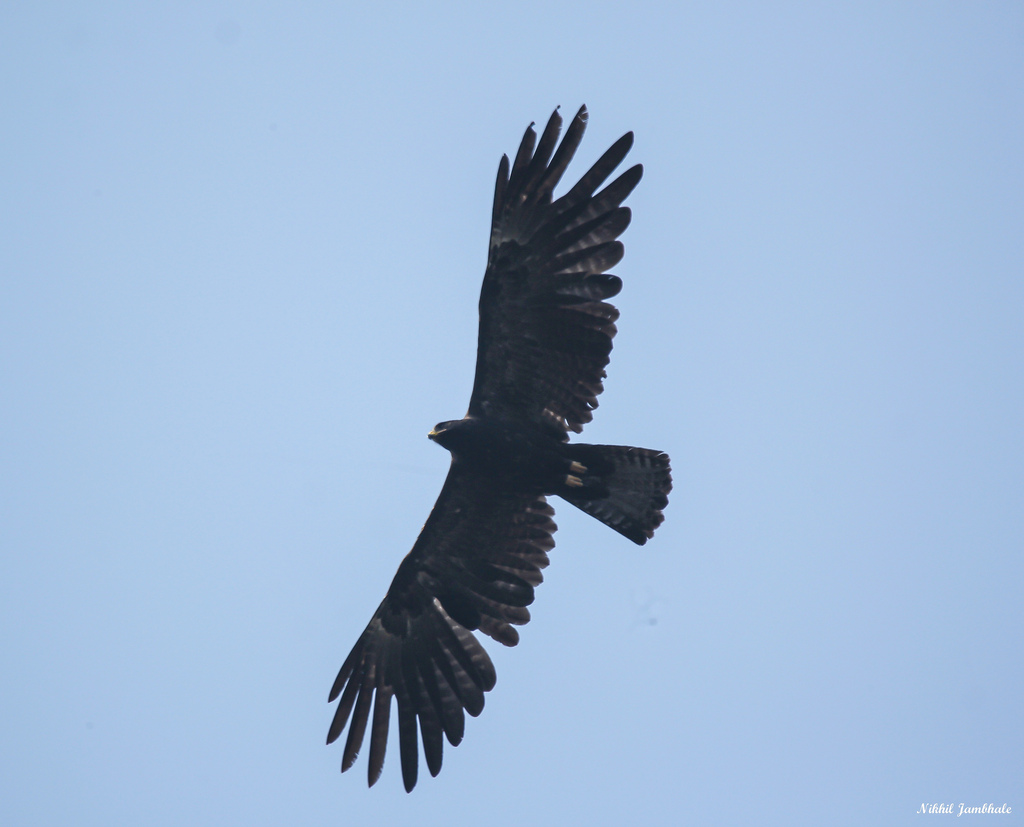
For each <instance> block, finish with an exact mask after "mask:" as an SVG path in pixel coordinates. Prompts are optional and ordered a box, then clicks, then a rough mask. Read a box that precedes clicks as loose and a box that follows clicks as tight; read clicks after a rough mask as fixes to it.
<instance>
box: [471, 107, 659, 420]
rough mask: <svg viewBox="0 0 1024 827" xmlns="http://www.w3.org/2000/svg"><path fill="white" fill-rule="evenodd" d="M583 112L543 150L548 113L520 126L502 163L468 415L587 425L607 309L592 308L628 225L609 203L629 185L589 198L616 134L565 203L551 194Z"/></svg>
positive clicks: (555, 122)
mask: <svg viewBox="0 0 1024 827" xmlns="http://www.w3.org/2000/svg"><path fill="white" fill-rule="evenodd" d="M586 124H587V108H586V107H585V106H584V107H582V108H581V109H580V111H579V112H577V113H576V117H574V118H573V119H572V123H571V124H570V125H569V128H568V129H567V130H566V133H565V137H564V138H563V139H562V143H561V144H560V145H559V146H558V148H557V149H555V144H556V143H557V141H558V133H559V130H560V129H561V125H562V119H561V117H560V116H559V114H558V111H557V110H556V111H555V112H554V114H552V116H551V119H550V120H549V121H548V124H547V126H546V127H545V129H544V133H543V134H542V135H541V137H540V142H539V143H537V144H536V151H534V144H535V142H536V139H537V135H536V133H535V132H534V130H533V126H532V125H531V126H530V128H529V129H527V130H526V134H525V135H524V136H523V142H522V144H521V145H520V147H519V152H518V153H517V154H516V159H515V162H514V163H513V164H512V167H511V173H510V172H509V161H508V156H507V155H506V156H502V159H501V164H500V165H499V167H498V180H497V184H496V186H495V190H494V210H493V215H492V219H491V240H490V247H489V249H488V256H487V272H486V273H485V274H484V283H483V289H482V290H481V293H480V335H479V344H478V350H477V361H476V380H475V382H474V384H473V394H472V396H471V397H470V403H469V413H470V415H475V416H480V415H489V414H496V415H504V416H512V417H514V418H517V419H524V418H525V419H527V420H530V421H534V422H540V423H544V424H546V425H548V426H554V428H555V429H557V430H556V431H555V433H560V434H561V436H562V437H563V438H566V437H567V431H568V430H573V431H576V432H577V433H578V432H580V431H581V430H583V425H584V424H585V423H587V422H589V421H590V420H591V418H592V416H593V414H592V413H591V411H592V410H593V409H594V408H596V407H597V396H598V394H600V393H601V391H602V390H603V386H602V384H601V380H602V379H604V377H605V372H604V368H605V366H606V365H607V364H608V355H609V353H610V352H611V349H612V337H613V336H614V335H615V320H616V319H617V318H618V315H619V314H618V311H617V310H616V309H615V308H614V307H613V306H612V305H610V304H608V303H606V302H605V301H604V299H608V298H611V297H612V296H614V295H615V294H616V293H618V292H619V290H620V289H621V288H622V282H621V281H620V280H619V279H618V277H616V276H613V275H609V274H607V273H606V272H605V271H606V270H607V269H608V268H609V267H613V266H614V265H615V264H617V263H618V262H619V261H620V260H621V259H622V255H623V247H622V242H620V241H617V240H616V239H617V238H618V237H619V235H620V234H621V233H622V232H623V230H625V229H626V227H628V226H629V220H630V212H629V209H628V208H627V207H622V206H620V205H621V204H622V202H623V201H624V200H625V199H626V196H628V195H629V193H630V192H632V190H633V188H634V187H635V186H636V185H637V183H638V182H639V181H640V177H641V176H642V175H643V167H642V166H640V165H639V164H637V165H636V166H634V167H631V168H630V169H628V170H627V171H626V172H624V173H623V174H622V175H621V176H619V177H618V178H617V179H616V180H615V181H613V182H612V183H611V184H609V185H608V186H607V187H605V188H604V189H603V190H602V191H601V192H599V193H597V194H596V195H595V192H596V190H597V188H598V187H600V186H601V185H602V184H603V183H604V181H605V180H606V179H607V178H608V176H609V175H610V174H611V173H612V171H613V170H614V169H615V168H616V167H617V166H618V165H619V164H620V163H621V162H622V159H623V158H625V157H626V153H627V152H629V149H630V147H631V146H632V144H633V133H632V132H630V133H627V134H626V135H623V136H622V138H620V139H619V140H618V141H616V142H615V143H614V144H613V145H612V147H611V148H610V149H609V150H608V151H607V152H606V153H605V154H604V155H603V156H601V158H600V159H599V160H598V161H597V163H596V164H594V166H593V167H591V168H590V171H589V172H587V173H586V174H585V175H584V176H583V177H582V178H581V179H580V180H579V182H578V183H577V184H576V186H574V187H573V188H572V189H570V190H569V192H567V193H566V194H565V195H563V196H562V197H560V198H559V199H558V200H557V201H554V202H552V195H551V194H552V191H553V190H554V188H555V186H556V185H557V184H558V182H559V180H560V179H561V177H562V174H563V173H564V172H565V169H566V167H567V166H568V165H569V161H570V160H572V156H573V154H574V153H575V152H576V148H577V147H578V146H579V144H580V140H581V139H582V138H583V131H584V129H585V128H586Z"/></svg>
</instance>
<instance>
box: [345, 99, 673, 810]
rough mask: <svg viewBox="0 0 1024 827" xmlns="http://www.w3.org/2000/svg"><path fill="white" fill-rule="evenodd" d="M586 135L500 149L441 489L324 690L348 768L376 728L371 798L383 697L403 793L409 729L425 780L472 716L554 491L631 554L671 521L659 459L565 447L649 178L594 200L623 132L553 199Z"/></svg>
mask: <svg viewBox="0 0 1024 827" xmlns="http://www.w3.org/2000/svg"><path fill="white" fill-rule="evenodd" d="M586 125H587V108H586V107H585V106H584V107H581V108H580V110H579V112H577V113H576V116H575V117H574V118H573V119H572V123H571V124H569V128H568V129H567V130H566V133H565V137H564V138H563V139H562V142H561V144H559V143H558V134H559V132H560V131H561V127H562V118H561V116H560V115H559V114H558V110H557V109H556V110H555V112H554V113H553V114H552V115H551V119H550V120H549V121H548V123H547V126H546V127H545V128H544V132H543V134H542V135H541V136H540V141H537V134H536V132H534V129H533V124H531V125H530V127H529V128H527V130H526V134H525V135H524V136H523V141H522V143H521V144H520V146H519V152H518V153H516V158H515V161H513V162H512V164H511V168H510V164H509V160H508V156H507V155H506V156H503V157H502V159H501V163H500V164H499V165H498V180H497V184H496V185H495V188H494V209H493V213H492V219H491V239H490V244H489V247H488V252H487V270H486V272H485V273H484V282H483V288H482V289H481V291H480V330H479V341H478V345H477V357H476V378H475V380H474V383H473V393H472V395H471V396H470V399H469V411H468V412H467V413H466V415H465V417H463V418H462V419H458V420H453V421H450V422H441V423H439V424H438V425H436V426H435V427H434V429H433V430H432V431H431V432H430V433H429V434H428V436H429V437H430V438H431V439H432V440H434V441H435V442H437V443H439V444H441V445H443V446H444V447H445V448H447V449H448V450H449V451H450V452H451V455H452V462H451V467H450V469H449V471H448V478H447V479H446V480H445V483H444V487H443V488H442V489H441V495H440V496H439V497H438V499H437V503H436V504H435V505H434V509H433V510H432V511H431V512H430V516H429V517H428V518H427V522H426V524H425V525H424V526H423V530H422V531H421V532H420V536H419V538H418V539H417V540H416V543H415V545H414V546H413V548H412V551H410V552H409V554H408V555H407V556H406V558H405V559H404V560H403V561H402V563H401V565H400V566H399V567H398V573H397V574H396V575H395V579H394V580H392V582H391V587H390V588H389V589H388V593H387V595H386V596H385V597H384V600H383V601H382V602H381V604H380V607H379V608H378V609H377V611H376V613H375V614H374V616H373V619H372V620H370V624H369V625H368V626H367V627H366V630H365V631H364V632H363V633H362V635H361V636H360V637H359V640H358V641H357V642H356V645H355V647H354V648H353V649H352V652H351V653H350V654H349V656H348V657H347V658H346V659H345V662H344V664H343V665H342V667H341V671H340V672H338V677H337V680H335V681H334V686H333V687H332V688H331V693H330V698H329V701H330V702H333V701H335V700H337V699H338V698H339V697H340V699H341V700H340V702H339V703H338V707H337V709H336V711H335V713H334V719H333V721H332V722H331V726H330V730H329V731H328V733H327V743H328V744H330V743H332V742H333V741H335V740H337V739H338V737H339V736H340V735H341V734H342V732H343V731H344V729H345V726H346V725H348V737H347V739H346V741H345V751H344V753H343V755H342V762H341V769H342V772H344V771H345V770H347V769H349V768H351V767H352V765H353V764H354V763H355V760H356V756H357V755H358V753H359V749H360V747H361V746H362V742H363V737H364V735H365V734H366V730H367V727H369V730H370V757H369V767H368V775H369V783H370V785H371V786H372V785H373V784H374V783H375V782H376V781H377V779H378V778H379V777H380V773H381V770H382V768H383V766H384V753H385V750H386V748H387V741H388V724H389V720H390V717H391V699H392V698H394V699H395V700H396V701H397V703H398V746H399V750H400V754H401V758H402V779H403V781H404V783H405V789H406V790H407V791H411V790H412V788H413V787H414V786H415V785H416V775H417V768H418V756H419V753H418V748H417V729H418V730H419V738H420V739H422V743H423V754H424V757H425V758H426V762H427V769H429V770H430V774H431V775H432V776H436V775H437V774H438V772H440V770H441V758H442V752H443V739H444V738H447V739H448V742H449V743H450V744H451V745H452V746H457V745H458V744H459V742H460V741H461V740H462V736H463V731H464V728H465V716H464V713H465V712H468V713H469V714H470V715H473V716H476V715H479V714H480V712H481V710H483V708H484V693H485V692H489V691H490V690H491V689H493V688H494V682H495V674H494V667H493V665H492V664H491V660H490V658H489V657H488V656H487V652H486V651H485V650H484V648H483V646H481V645H480V642H479V641H478V640H477V638H476V636H475V635H474V634H473V633H474V632H476V631H480V632H483V633H484V634H485V635H488V636H489V637H492V638H494V639H495V640H496V641H498V642H499V643H503V644H504V645H506V646H515V645H516V643H518V642H519V633H518V632H517V631H516V629H515V628H514V627H515V626H521V625H523V624H524V623H526V622H527V621H528V620H529V619H530V612H529V610H528V609H527V606H529V605H530V604H531V603H532V602H533V591H534V589H535V588H536V587H537V586H538V585H540V582H541V580H542V576H541V570H542V569H543V568H544V567H545V566H547V565H548V554H547V553H548V552H549V551H550V550H551V549H552V548H553V547H554V545H555V542H554V540H553V539H552V535H553V534H554V532H555V523H554V522H553V521H552V519H551V518H552V516H553V515H554V509H552V508H551V506H550V505H549V504H548V502H547V500H546V497H547V496H549V495H552V494H557V495H558V496H559V497H561V498H562V499H564V500H567V501H568V502H570V503H572V504H573V505H574V506H576V507H577V508H580V509H582V510H583V511H585V512H587V513H588V514H590V515H591V516H593V517H596V518H597V519H598V520H600V521H601V522H602V523H604V524H605V525H607V526H609V527H611V528H613V529H615V531H617V532H619V533H620V534H622V535H623V536H625V537H628V538H629V539H630V540H632V541H633V542H634V543H638V544H641V545H642V544H643V543H645V542H647V540H649V539H650V538H651V537H652V536H653V534H654V530H655V529H656V528H657V527H658V526H659V525H660V524H661V522H662V520H663V519H664V518H663V516H662V509H664V508H665V506H666V505H667V504H668V494H669V492H670V491H671V489H672V477H671V472H670V469H669V458H668V456H667V455H666V454H663V453H661V452H659V451H652V450H649V449H646V448H629V447H625V446H620V445H585V444H579V443H570V442H569V432H570V431H573V432H575V433H579V432H580V431H582V430H583V426H584V424H586V423H587V422H590V420H591V419H592V418H593V411H594V408H596V407H597V397H598V395H599V394H600V393H601V391H602V390H603V387H602V384H601V380H603V379H604V378H605V375H606V374H605V370H604V369H605V366H606V365H607V364H608V358H609V354H610V352H611V349H612V337H613V336H614V335H615V320H616V319H617V318H618V315H619V313H618V311H617V310H616V309H615V308H614V307H613V306H612V305H611V304H609V303H608V302H607V299H610V298H611V297H613V296H615V295H616V294H617V293H618V292H619V290H620V289H621V288H622V282H621V280H620V279H619V278H618V277H617V276H613V275H611V274H610V273H608V272H607V270H608V268H610V267H614V266H615V265H616V264H617V263H618V262H619V261H620V260H621V259H622V256H623V247H622V242H621V241H618V240H617V239H618V237H619V236H620V235H621V234H622V232H623V231H624V230H625V229H626V227H628V226H629V221H630V211H629V208H628V207H623V206H622V202H623V201H624V200H625V199H626V197H627V196H628V195H629V194H630V192H632V190H633V188H634V187H635V186H636V185H637V183H638V182H639V181H640V177H641V176H642V175H643V167H642V166H641V165H640V164H637V165H636V166H633V167H630V168H629V169H628V170H626V171H625V172H624V173H622V174H621V175H620V176H619V177H618V178H616V179H615V180H614V181H612V183H610V184H609V185H608V186H606V187H605V188H604V189H602V190H601V191H600V192H598V191H597V190H598V188H599V187H600V186H601V185H602V184H604V182H605V180H606V179H607V178H608V177H609V175H611V173H612V172H613V171H614V170H615V168H616V167H617V166H618V165H619V164H620V163H621V162H622V160H623V159H624V158H625V157H626V153H628V152H629V149H630V147H631V146H632V144H633V133H631V132H630V133H627V134H626V135H623V136H622V137H621V138H620V139H619V140H618V141H616V142H615V143H614V144H613V145H612V147H611V148H610V149H609V150H608V151H607V152H605V153H604V155H602V156H601V158H600V159H599V160H598V161H597V163H595V164H594V166H593V167H591V168H590V170H589V171H588V172H587V173H586V174H585V175H584V176H583V177H582V178H581V179H580V180H579V182H577V184H576V185H575V186H574V187H573V188H572V189H570V190H569V191H568V192H567V193H565V195H562V196H561V197H560V198H558V199H552V192H553V191H554V189H555V187H556V186H557V185H558V182H559V181H560V180H561V178H562V175H563V173H564V172H565V169H566V167H567V166H568V165H569V162H570V161H571V160H572V157H573V154H574V153H575V152H576V148H577V147H578V146H579V144H580V141H581V140H582V138H583V132H584V130H585V129H586ZM371 705H372V712H371ZM417 722H418V724H419V725H418V727H417Z"/></svg>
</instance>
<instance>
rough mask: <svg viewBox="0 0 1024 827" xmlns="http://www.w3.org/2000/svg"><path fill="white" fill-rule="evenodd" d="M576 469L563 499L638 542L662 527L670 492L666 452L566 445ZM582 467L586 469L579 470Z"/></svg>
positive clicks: (670, 482)
mask: <svg viewBox="0 0 1024 827" xmlns="http://www.w3.org/2000/svg"><path fill="white" fill-rule="evenodd" d="M565 449H566V452H567V455H568V457H569V459H570V460H571V461H572V462H573V463H574V465H573V466H572V470H573V471H577V472H578V473H577V474H574V475H573V476H572V478H571V480H570V479H568V478H567V485H566V486H565V488H564V489H563V490H562V491H559V492H558V493H559V495H560V496H561V497H562V498H563V499H565V500H568V501H569V502H570V503H572V504H573V505H575V506H576V507H577V508H580V509H582V510H583V511H585V512H587V514H589V515H590V516H592V517H596V518H597V519H598V520H600V521H601V522H602V523H604V524H605V525H606V526H609V527H611V528H614V529H615V530H616V531H617V532H619V534H622V535H623V536H625V537H628V538H629V539H630V540H632V541H633V542H634V543H638V544H639V545H643V544H644V543H646V542H647V541H648V540H649V539H651V537H653V536H654V530H655V529H656V528H657V527H658V526H659V525H661V522H662V520H664V519H665V518H664V516H663V515H662V509H664V508H665V506H666V505H668V495H669V492H670V491H671V490H672V469H671V468H670V467H669V459H668V454H664V453H662V452H661V451H652V450H650V449H648V448H628V447H626V446H623V445H566V446H565ZM578 466H583V467H584V469H585V470H583V471H579V468H578Z"/></svg>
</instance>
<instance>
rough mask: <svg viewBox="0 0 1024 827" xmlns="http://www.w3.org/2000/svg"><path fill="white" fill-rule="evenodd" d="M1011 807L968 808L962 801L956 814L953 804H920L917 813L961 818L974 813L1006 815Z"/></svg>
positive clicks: (983, 806) (984, 805)
mask: <svg viewBox="0 0 1024 827" xmlns="http://www.w3.org/2000/svg"><path fill="white" fill-rule="evenodd" d="M1011 809H1012V808H1011V807H1010V806H1009V805H1008V804H1004V805H1003V806H1002V807H997V806H996V805H995V804H982V805H980V806H978V807H968V806H967V805H966V804H964V803H963V802H962V801H961V802H960V811H959V812H957V810H956V805H955V804H952V803H950V804H922V805H921V809H919V810H918V812H919V813H925V814H932V813H943V814H945V815H950V816H951V815H953V814H954V813H956V815H957V817H959V816H962V815H963V814H964V813H968V814H970V815H973V814H975V813H1004V814H1008V813H1009V812H1010V811H1011Z"/></svg>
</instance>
